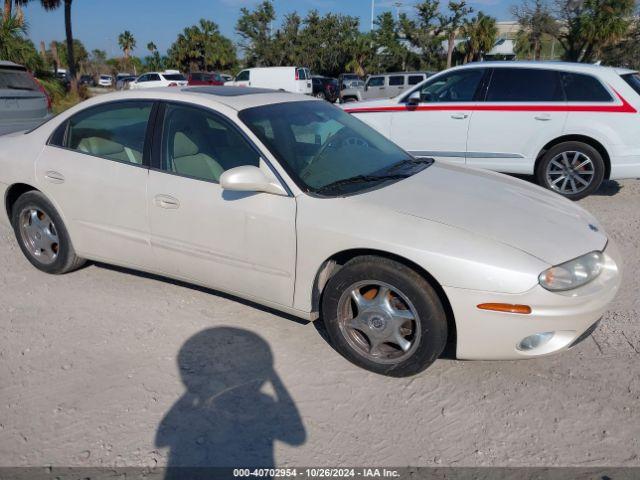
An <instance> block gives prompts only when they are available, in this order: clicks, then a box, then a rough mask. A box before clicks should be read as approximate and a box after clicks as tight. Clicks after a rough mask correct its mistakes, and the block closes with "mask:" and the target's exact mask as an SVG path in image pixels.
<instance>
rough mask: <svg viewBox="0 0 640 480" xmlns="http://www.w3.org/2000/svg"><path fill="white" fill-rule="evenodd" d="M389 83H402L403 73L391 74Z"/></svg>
mask: <svg viewBox="0 0 640 480" xmlns="http://www.w3.org/2000/svg"><path fill="white" fill-rule="evenodd" d="M389 85H391V86H399V85H404V75H393V76H391V77H389Z"/></svg>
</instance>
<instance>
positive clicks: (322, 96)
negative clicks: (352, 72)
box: [314, 92, 327, 100]
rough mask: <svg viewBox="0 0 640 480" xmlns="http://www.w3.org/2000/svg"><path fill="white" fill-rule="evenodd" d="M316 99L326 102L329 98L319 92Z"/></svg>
mask: <svg viewBox="0 0 640 480" xmlns="http://www.w3.org/2000/svg"><path fill="white" fill-rule="evenodd" d="M314 97H316V98H317V99H320V100H326V99H327V96H326V95H325V94H324V92H317V93H316V94H315V95H314Z"/></svg>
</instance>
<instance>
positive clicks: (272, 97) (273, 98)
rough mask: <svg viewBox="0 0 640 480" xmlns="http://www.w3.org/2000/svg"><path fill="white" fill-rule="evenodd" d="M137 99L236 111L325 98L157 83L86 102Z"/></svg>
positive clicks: (279, 91)
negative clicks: (212, 105)
mask: <svg viewBox="0 0 640 480" xmlns="http://www.w3.org/2000/svg"><path fill="white" fill-rule="evenodd" d="M134 99H140V100H145V99H154V100H167V101H172V100H173V101H180V100H187V99H188V100H190V101H192V102H194V103H202V104H205V103H209V104H211V103H214V104H215V103H218V104H222V105H225V106H227V107H229V108H232V109H234V110H236V111H241V110H244V109H247V108H252V107H260V106H264V105H272V104H276V103H286V102H304V101H308V102H314V101H322V100H317V99H315V98H313V97H310V96H308V95H301V94H297V93H289V92H285V91H281V90H269V89H266V88H252V87H232V86H203V87H171V88H169V87H158V88H149V89H144V90H127V91H123V92H115V93H106V94H102V95H99V96H96V97H93V98H92V99H89V100H86V101H85V102H83V104H86V105H87V106H89V105H90V104H91V105H97V104H101V103H104V102H109V101H117V100H134ZM81 105H82V104H81Z"/></svg>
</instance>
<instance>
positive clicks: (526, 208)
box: [351, 162, 607, 265]
mask: <svg viewBox="0 0 640 480" xmlns="http://www.w3.org/2000/svg"><path fill="white" fill-rule="evenodd" d="M351 198H352V199H354V200H356V201H359V202H367V203H369V204H375V205H377V206H379V207H382V208H386V209H391V210H393V211H396V212H398V213H400V214H404V215H409V216H413V217H417V218H421V219H425V220H429V221H433V222H438V223H442V224H445V225H449V226H452V227H456V228H460V229H463V230H466V231H468V232H471V233H472V234H475V235H481V236H483V237H485V238H490V239H492V240H494V241H496V242H499V243H503V244H505V245H509V246H511V247H513V248H517V249H519V250H521V251H524V252H526V253H528V254H530V255H533V256H535V257H537V258H539V259H540V260H542V261H544V262H547V263H549V264H550V265H558V264H560V263H563V262H566V261H567V260H571V259H573V258H576V257H578V256H580V255H583V254H585V253H589V252H592V251H594V250H602V249H604V247H605V246H606V244H607V237H606V234H605V233H604V231H603V230H602V228H601V227H600V225H599V224H598V222H597V220H596V219H595V218H594V217H593V216H592V215H591V214H590V213H589V212H587V211H586V210H584V209H582V208H581V207H579V206H578V205H576V204H575V203H573V202H571V201H569V200H566V199H564V198H562V197H560V196H559V195H557V194H555V193H553V192H550V191H548V190H544V189H543V188H541V187H538V186H537V185H532V184H530V183H528V182H525V181H523V180H519V179H516V178H513V177H509V176H506V175H502V174H498V173H494V172H488V171H483V170H476V169H472V168H468V167H458V166H454V165H446V164H442V163H438V162H436V163H434V164H433V165H431V166H430V167H429V168H426V169H425V170H423V171H422V172H420V173H418V174H416V175H413V176H412V177H410V178H407V179H405V180H401V181H399V182H396V183H394V184H392V185H389V186H387V187H384V188H380V189H376V190H372V191H370V192H367V193H364V194H362V195H357V196H354V197H351Z"/></svg>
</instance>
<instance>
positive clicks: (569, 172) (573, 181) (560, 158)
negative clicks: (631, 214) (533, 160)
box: [536, 142, 605, 200]
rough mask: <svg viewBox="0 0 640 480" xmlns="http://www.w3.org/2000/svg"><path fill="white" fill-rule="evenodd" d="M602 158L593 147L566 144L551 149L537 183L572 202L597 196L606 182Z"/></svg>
mask: <svg viewBox="0 0 640 480" xmlns="http://www.w3.org/2000/svg"><path fill="white" fill-rule="evenodd" d="M604 173H605V166H604V160H603V159H602V155H600V152H598V151H597V150H596V149H595V148H593V147H592V146H591V145H587V144H586V143H582V142H564V143H560V144H558V145H556V146H555V147H553V148H551V149H549V151H547V152H546V153H545V154H544V156H543V157H542V159H541V160H540V162H539V163H538V166H537V168H536V179H537V181H538V183H539V184H540V185H541V186H543V187H545V188H548V189H549V190H553V191H554V192H557V193H559V194H560V195H562V196H564V197H566V198H568V199H570V200H580V199H581V198H584V197H586V196H588V195H591V194H592V193H593V192H595V191H596V190H597V189H598V188H600V185H601V184H602V181H603V179H604Z"/></svg>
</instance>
